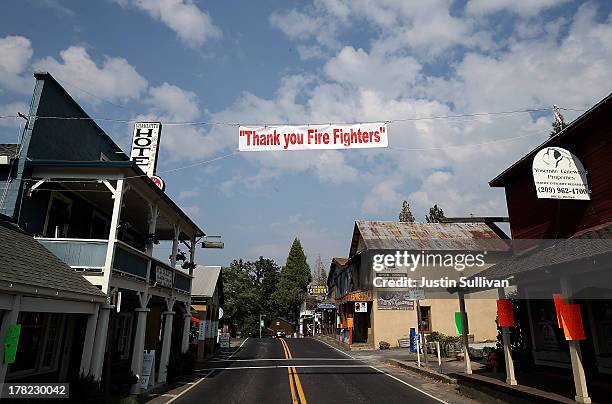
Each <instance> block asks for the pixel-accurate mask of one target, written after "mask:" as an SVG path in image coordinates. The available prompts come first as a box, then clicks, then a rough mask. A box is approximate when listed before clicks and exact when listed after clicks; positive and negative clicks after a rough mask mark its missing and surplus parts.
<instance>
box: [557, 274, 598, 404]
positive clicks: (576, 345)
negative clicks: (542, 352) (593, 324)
mask: <svg viewBox="0 0 612 404" xmlns="http://www.w3.org/2000/svg"><path fill="white" fill-rule="evenodd" d="M561 292H562V293H563V298H564V299H565V301H566V302H567V303H571V302H572V298H571V296H572V287H571V285H570V282H569V279H568V278H567V277H563V278H561ZM567 342H568V345H569V353H570V359H571V360H572V372H573V374H574V386H575V388H576V397H575V400H576V401H577V402H579V403H590V402H591V398H590V397H589V392H588V390H587V383H586V376H585V374H584V366H583V365H582V352H581V351H580V341H567Z"/></svg>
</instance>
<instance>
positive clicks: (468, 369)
mask: <svg viewBox="0 0 612 404" xmlns="http://www.w3.org/2000/svg"><path fill="white" fill-rule="evenodd" d="M459 310H460V311H461V338H462V340H463V357H464V360H465V373H466V374H468V375H471V374H472V363H471V361H470V343H469V340H468V334H469V330H468V318H467V312H466V311H465V296H464V294H463V292H459Z"/></svg>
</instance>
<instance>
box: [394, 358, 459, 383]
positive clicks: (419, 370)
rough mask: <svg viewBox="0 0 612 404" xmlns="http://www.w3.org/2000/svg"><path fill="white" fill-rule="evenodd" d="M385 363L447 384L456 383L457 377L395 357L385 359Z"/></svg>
mask: <svg viewBox="0 0 612 404" xmlns="http://www.w3.org/2000/svg"><path fill="white" fill-rule="evenodd" d="M386 361H387V363H389V364H391V365H395V366H399V367H400V368H402V369H406V370H409V371H411V372H414V373H418V374H421V375H423V376H426V377H429V378H431V379H435V380H437V381H439V382H442V383H447V384H457V379H454V378H452V377H450V376H447V375H445V374H442V373H438V372H436V371H433V370H431V369H427V368H422V367H421V368H420V367H418V366H416V365H414V364H412V363H410V362H405V361H400V360H397V359H387V360H386Z"/></svg>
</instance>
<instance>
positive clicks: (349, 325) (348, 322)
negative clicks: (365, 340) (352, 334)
mask: <svg viewBox="0 0 612 404" xmlns="http://www.w3.org/2000/svg"><path fill="white" fill-rule="evenodd" d="M346 327H347V328H353V317H348V318H347V319H346Z"/></svg>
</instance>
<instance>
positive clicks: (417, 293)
mask: <svg viewBox="0 0 612 404" xmlns="http://www.w3.org/2000/svg"><path fill="white" fill-rule="evenodd" d="M408 297H409V298H410V300H423V299H425V289H423V288H413V289H410V290H409V291H408Z"/></svg>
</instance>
